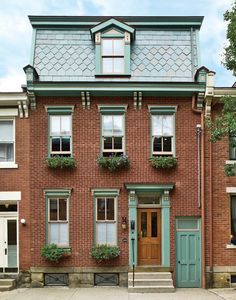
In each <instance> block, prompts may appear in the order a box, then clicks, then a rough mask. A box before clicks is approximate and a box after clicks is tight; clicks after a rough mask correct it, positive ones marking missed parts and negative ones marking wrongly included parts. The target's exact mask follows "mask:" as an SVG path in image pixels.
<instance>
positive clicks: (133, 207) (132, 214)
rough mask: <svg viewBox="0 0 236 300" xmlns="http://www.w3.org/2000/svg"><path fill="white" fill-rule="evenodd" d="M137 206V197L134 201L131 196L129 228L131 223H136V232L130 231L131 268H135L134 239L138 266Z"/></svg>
mask: <svg viewBox="0 0 236 300" xmlns="http://www.w3.org/2000/svg"><path fill="white" fill-rule="evenodd" d="M137 206H138V200H137V196H136V195H135V197H134V199H132V198H131V197H130V195H129V228H131V226H130V224H131V221H134V222H135V230H134V231H132V230H131V229H130V230H129V266H130V267H132V266H133V249H132V238H134V256H135V257H134V265H135V266H137V264H138V228H137V226H138V218H137Z"/></svg>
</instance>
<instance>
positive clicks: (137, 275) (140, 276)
mask: <svg viewBox="0 0 236 300" xmlns="http://www.w3.org/2000/svg"><path fill="white" fill-rule="evenodd" d="M128 276H129V279H133V273H131V272H129V274H128ZM134 278H135V279H143V278H144V279H145V278H150V279H172V276H171V273H170V272H136V273H134Z"/></svg>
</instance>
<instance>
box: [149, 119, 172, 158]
mask: <svg viewBox="0 0 236 300" xmlns="http://www.w3.org/2000/svg"><path fill="white" fill-rule="evenodd" d="M173 136H174V130H173V115H153V116H152V154H153V155H173Z"/></svg>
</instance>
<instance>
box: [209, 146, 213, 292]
mask: <svg viewBox="0 0 236 300" xmlns="http://www.w3.org/2000/svg"><path fill="white" fill-rule="evenodd" d="M209 160H210V161H209V181H210V182H209V189H210V191H209V227H210V228H209V231H210V232H209V235H210V238H209V256H210V257H209V264H210V266H209V267H210V270H209V271H210V276H209V286H210V287H211V288H212V286H213V211H212V210H213V183H212V174H213V173H212V142H211V141H210V142H209Z"/></svg>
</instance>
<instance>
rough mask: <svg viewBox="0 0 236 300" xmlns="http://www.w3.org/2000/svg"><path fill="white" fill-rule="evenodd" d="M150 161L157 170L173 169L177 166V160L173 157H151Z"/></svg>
mask: <svg viewBox="0 0 236 300" xmlns="http://www.w3.org/2000/svg"><path fill="white" fill-rule="evenodd" d="M149 161H150V164H151V165H152V166H153V167H154V168H157V169H171V168H174V167H175V166H176V165H177V158H175V157H173V156H155V157H151V158H150V159H149Z"/></svg>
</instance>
